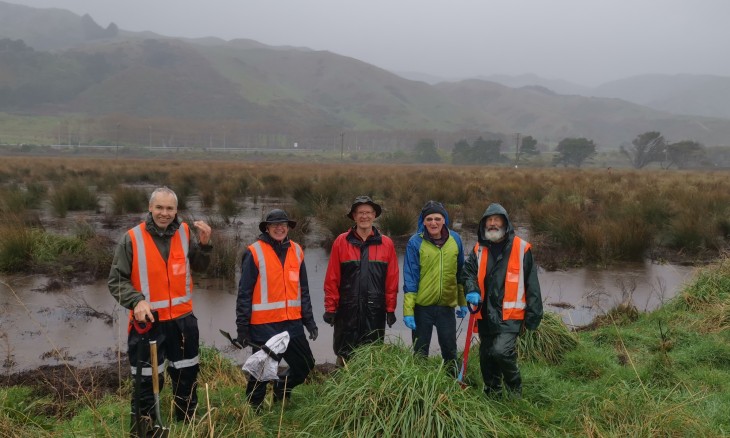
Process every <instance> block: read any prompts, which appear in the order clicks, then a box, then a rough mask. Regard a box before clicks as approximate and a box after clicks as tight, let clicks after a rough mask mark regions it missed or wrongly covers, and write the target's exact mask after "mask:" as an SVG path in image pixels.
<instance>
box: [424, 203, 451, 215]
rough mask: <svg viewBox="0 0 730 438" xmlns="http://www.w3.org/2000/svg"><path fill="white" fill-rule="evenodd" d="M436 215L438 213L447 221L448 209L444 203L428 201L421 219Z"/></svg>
mask: <svg viewBox="0 0 730 438" xmlns="http://www.w3.org/2000/svg"><path fill="white" fill-rule="evenodd" d="M434 213H438V214H440V215H441V216H443V217H444V219H446V208H444V205H443V204H442V203H440V202H436V201H428V202H427V203H426V205H424V206H423V209H422V210H421V217H424V218H425V217H426V216H428V215H429V214H434Z"/></svg>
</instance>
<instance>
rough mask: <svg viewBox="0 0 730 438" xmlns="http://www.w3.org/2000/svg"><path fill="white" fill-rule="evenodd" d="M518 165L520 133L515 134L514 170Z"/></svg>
mask: <svg viewBox="0 0 730 438" xmlns="http://www.w3.org/2000/svg"><path fill="white" fill-rule="evenodd" d="M519 164H520V133H519V132H517V133H515V168H517V166H518V165H519Z"/></svg>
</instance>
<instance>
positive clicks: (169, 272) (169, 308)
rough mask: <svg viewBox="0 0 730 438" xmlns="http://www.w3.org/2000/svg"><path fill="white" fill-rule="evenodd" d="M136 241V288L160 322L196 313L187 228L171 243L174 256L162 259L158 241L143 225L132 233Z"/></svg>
mask: <svg viewBox="0 0 730 438" xmlns="http://www.w3.org/2000/svg"><path fill="white" fill-rule="evenodd" d="M129 234H130V237H131V240H132V285H133V286H134V288H135V289H136V290H137V291H139V292H141V293H142V294H143V295H144V299H145V300H146V301H147V302H148V303H149V304H150V307H151V308H152V310H157V311H158V314H159V317H160V320H162V321H166V320H170V319H174V318H177V317H178V316H182V315H184V314H186V313H190V312H191V311H192V310H193V304H192V299H193V282H192V277H191V275H190V260H189V259H188V253H189V251H190V240H189V238H188V236H189V231H188V226H187V224H185V223H183V224H180V228H178V230H177V231H176V232H175V234H174V235H173V236H172V238H171V239H170V253H169V254H168V258H167V260H163V259H162V255H161V254H160V251H159V250H158V249H157V245H155V242H154V240H153V239H152V236H151V235H150V233H149V232H147V230H146V229H145V224H144V223H142V224H140V225H137V226H136V227H134V228H132V229H131V230H130V231H129Z"/></svg>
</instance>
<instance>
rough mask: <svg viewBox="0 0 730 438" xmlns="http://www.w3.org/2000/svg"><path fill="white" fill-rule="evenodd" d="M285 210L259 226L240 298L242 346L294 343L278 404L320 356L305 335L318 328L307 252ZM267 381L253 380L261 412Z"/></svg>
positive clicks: (252, 394)
mask: <svg viewBox="0 0 730 438" xmlns="http://www.w3.org/2000/svg"><path fill="white" fill-rule="evenodd" d="M296 224H297V223H296V222H295V221H293V220H289V216H288V215H287V214H286V212H285V211H284V210H280V209H278V208H276V209H273V210H271V211H269V212H268V213H267V214H266V217H265V219H264V220H263V221H261V222H260V223H259V230H260V231H261V234H260V235H259V237H258V239H257V240H256V242H254V243H252V244H251V245H249V246H248V247H247V248H246V250H245V251H244V252H243V257H242V260H241V280H240V282H239V285H238V298H237V300H236V328H237V331H238V339H237V340H238V343H239V344H240V345H242V346H244V347H245V346H246V345H247V344H250V345H251V347H252V349H253V351H254V353H255V352H256V351H258V349H259V347H260V346H262V345H264V344H266V341H268V340H269V339H271V338H272V337H273V336H275V335H278V334H279V333H283V332H289V345H288V346H287V349H286V351H284V353H282V354H281V357H282V358H283V359H284V360H285V361H286V363H287V364H288V365H289V368H288V370H286V371H285V372H282V373H280V374H279V376H278V377H279V379H278V380H276V381H274V383H273V386H274V391H273V392H274V394H273V399H274V401H281V402H284V401H285V400H286V399H289V397H290V396H291V390H292V389H293V388H294V387H295V386H297V385H299V384H301V383H303V382H304V380H305V379H306V378H307V376H308V375H309V372H310V371H311V370H312V368H314V355H313V354H312V350H311V348H310V347H309V342H308V341H307V337H306V335H305V334H304V329H305V328H306V329H307V331H308V332H309V339H311V340H312V341H314V340H316V339H317V334H318V330H317V324H316V323H315V322H314V316H313V314H312V300H311V299H310V297H309V284H308V282H307V268H306V267H305V265H304V251H303V250H302V247H301V246H299V244H298V243H296V242H294V241H293V240H290V239H289V230H290V229H292V228H294V227H295V226H296ZM266 386H267V382H265V381H258V380H256V379H255V378H254V377H253V376H249V379H248V384H247V385H246V397H247V398H248V402H249V403H250V404H251V406H253V407H254V408H256V410H257V412H258V411H260V410H261V407H262V405H263V403H264V399H265V398H266Z"/></svg>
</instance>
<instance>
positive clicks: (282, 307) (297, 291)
mask: <svg viewBox="0 0 730 438" xmlns="http://www.w3.org/2000/svg"><path fill="white" fill-rule="evenodd" d="M248 250H249V251H251V254H252V255H253V261H254V263H256V266H257V267H258V270H259V277H258V279H257V280H256V285H255V286H254V288H253V300H252V302H251V324H268V323H272V322H279V321H287V320H296V319H301V318H302V290H301V288H300V285H299V269H300V267H301V266H302V262H303V261H304V252H303V251H302V247H301V246H299V244H297V243H296V242H291V245H290V246H289V249H288V250H287V252H286V258H285V259H284V265H283V266H282V265H281V261H279V256H277V255H276V251H274V248H272V247H271V245H268V244H265V243H263V242H261V241H260V240H257V241H256V242H255V243H253V244H251V245H250V246H249V247H248Z"/></svg>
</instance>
